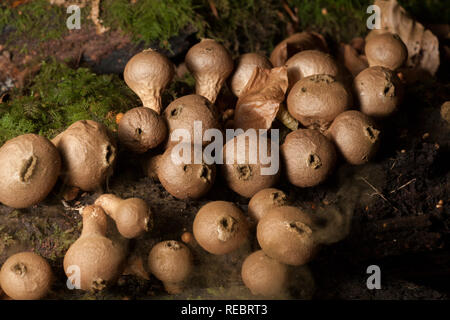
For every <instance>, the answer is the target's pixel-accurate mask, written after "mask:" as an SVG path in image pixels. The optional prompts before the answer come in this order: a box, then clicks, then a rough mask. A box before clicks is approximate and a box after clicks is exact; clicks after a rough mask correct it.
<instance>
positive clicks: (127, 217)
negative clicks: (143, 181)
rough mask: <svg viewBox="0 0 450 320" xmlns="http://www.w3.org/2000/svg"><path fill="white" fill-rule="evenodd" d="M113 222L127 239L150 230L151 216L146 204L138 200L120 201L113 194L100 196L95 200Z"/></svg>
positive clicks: (151, 224)
mask: <svg viewBox="0 0 450 320" xmlns="http://www.w3.org/2000/svg"><path fill="white" fill-rule="evenodd" d="M95 205H97V206H100V207H102V209H103V210H104V211H105V212H106V214H107V215H109V216H110V217H111V218H112V219H113V220H114V221H115V222H116V226H117V230H118V231H119V233H120V234H121V235H122V236H124V237H125V238H127V239H132V238H136V237H139V236H140V235H142V234H144V233H145V232H147V231H149V230H151V228H152V226H153V215H152V212H151V210H150V208H149V207H148V206H147V203H146V202H145V201H144V200H142V199H139V198H128V199H121V198H119V197H117V196H115V195H113V194H102V195H101V196H100V197H98V198H97V200H95Z"/></svg>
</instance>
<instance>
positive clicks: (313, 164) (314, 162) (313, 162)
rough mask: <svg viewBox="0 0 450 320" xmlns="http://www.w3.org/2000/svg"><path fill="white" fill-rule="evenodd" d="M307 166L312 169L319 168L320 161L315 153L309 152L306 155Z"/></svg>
mask: <svg viewBox="0 0 450 320" xmlns="http://www.w3.org/2000/svg"><path fill="white" fill-rule="evenodd" d="M308 166H309V167H310V168H313V169H319V168H320V167H321V166H322V161H321V160H320V158H319V156H318V155H317V154H315V153H311V154H310V155H309V156H308Z"/></svg>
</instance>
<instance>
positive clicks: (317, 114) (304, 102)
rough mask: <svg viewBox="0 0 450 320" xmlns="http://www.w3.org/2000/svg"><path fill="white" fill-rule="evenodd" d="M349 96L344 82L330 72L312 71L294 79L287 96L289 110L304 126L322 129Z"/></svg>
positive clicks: (349, 101)
mask: <svg viewBox="0 0 450 320" xmlns="http://www.w3.org/2000/svg"><path fill="white" fill-rule="evenodd" d="M351 104H352V97H351V95H350V93H349V92H348V91H347V90H346V89H345V87H344V85H343V84H342V83H340V82H339V81H337V80H336V79H335V78H334V77H332V76H330V75H322V74H319V75H313V76H309V77H305V78H302V79H300V80H299V81H297V83H296V84H295V85H294V86H293V87H292V89H291V91H290V92H289V95H288V98H287V106H288V110H289V113H290V114H291V115H292V116H293V117H294V118H295V119H297V120H298V121H299V122H300V123H301V124H303V125H304V126H305V127H308V128H311V129H321V130H323V129H325V128H326V127H327V126H328V125H329V124H330V123H331V122H332V121H333V120H334V118H336V116H337V115H338V114H340V113H342V112H344V111H345V110H347V109H348V108H349V107H350V106H351Z"/></svg>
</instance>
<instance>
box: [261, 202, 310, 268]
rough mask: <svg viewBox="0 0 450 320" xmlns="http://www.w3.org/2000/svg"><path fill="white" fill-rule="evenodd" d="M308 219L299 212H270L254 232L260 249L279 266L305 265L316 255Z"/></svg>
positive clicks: (291, 209)
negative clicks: (276, 261) (280, 264)
mask: <svg viewBox="0 0 450 320" xmlns="http://www.w3.org/2000/svg"><path fill="white" fill-rule="evenodd" d="M312 226H313V222H312V220H311V217H310V216H309V215H308V214H306V213H304V212H303V211H302V210H300V209H298V208H296V207H291V206H282V207H277V208H273V209H271V210H270V211H269V212H267V213H266V214H265V215H264V216H263V217H262V218H261V220H259V223H258V226H257V228H256V237H257V239H258V243H259V245H260V246H261V249H262V250H263V251H264V253H265V254H267V255H268V256H269V257H271V258H273V259H275V260H278V261H279V262H281V263H284V264H288V265H294V266H300V265H303V264H306V263H308V262H309V261H311V259H312V258H313V256H314V254H315V251H316V244H315V242H314V236H313V229H312Z"/></svg>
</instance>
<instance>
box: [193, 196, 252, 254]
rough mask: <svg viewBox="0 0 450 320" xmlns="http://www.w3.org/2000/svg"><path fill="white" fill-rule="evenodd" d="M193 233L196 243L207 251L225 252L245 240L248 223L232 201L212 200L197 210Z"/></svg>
mask: <svg viewBox="0 0 450 320" xmlns="http://www.w3.org/2000/svg"><path fill="white" fill-rule="evenodd" d="M193 233H194V237H195V240H196V241H197V243H198V244H199V245H200V246H201V247H202V248H203V249H205V250H206V251H208V252H209V253H212V254H216V255H221V254H227V253H230V252H232V251H234V250H236V249H238V248H239V247H240V246H242V245H243V244H244V243H245V242H246V240H247V234H248V223H247V220H246V219H245V216H244V214H243V212H242V211H241V209H239V208H238V207H237V206H236V205H235V204H234V203H231V202H227V201H212V202H209V203H207V204H205V205H204V206H203V207H201V208H200V210H199V211H198V212H197V215H196V216H195V219H194V226H193Z"/></svg>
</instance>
